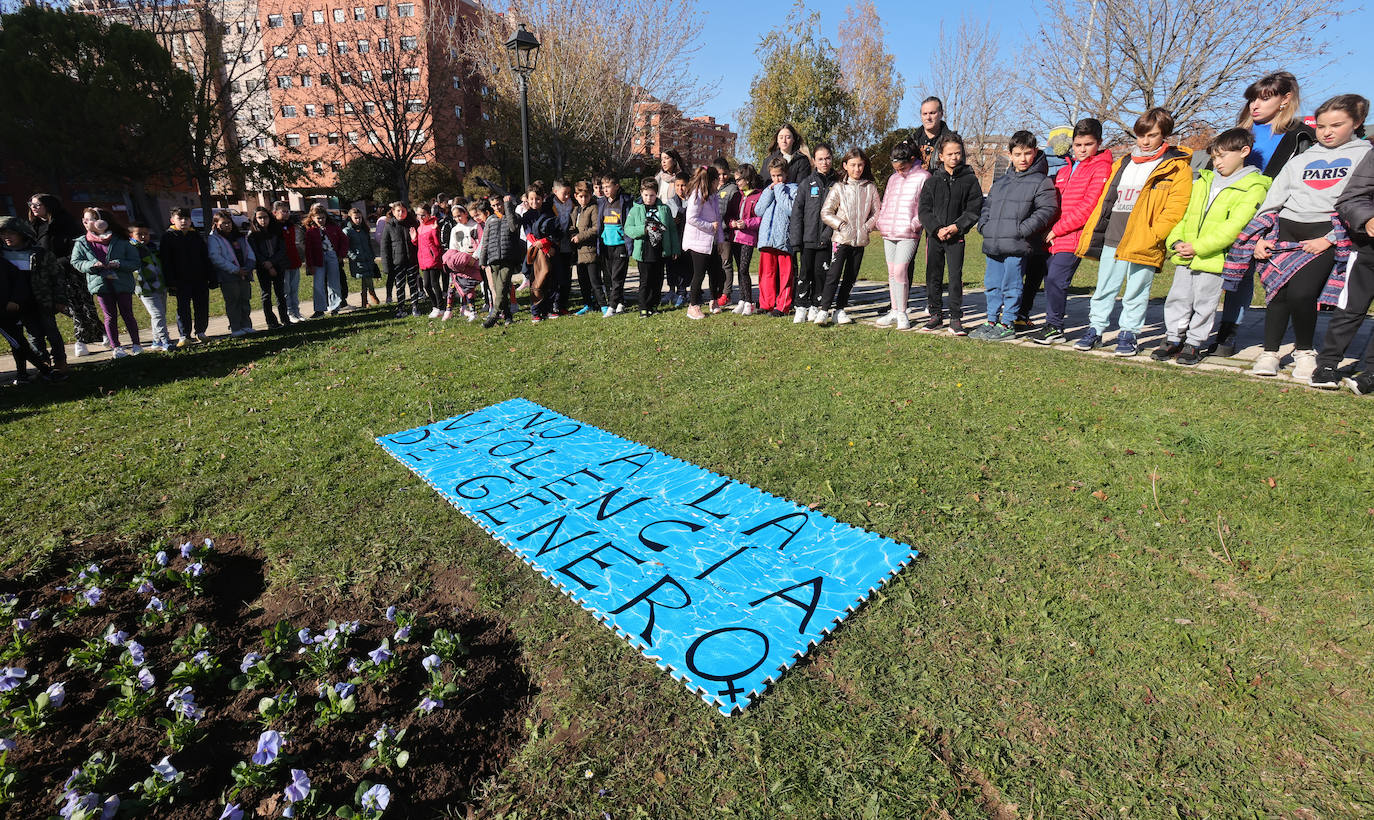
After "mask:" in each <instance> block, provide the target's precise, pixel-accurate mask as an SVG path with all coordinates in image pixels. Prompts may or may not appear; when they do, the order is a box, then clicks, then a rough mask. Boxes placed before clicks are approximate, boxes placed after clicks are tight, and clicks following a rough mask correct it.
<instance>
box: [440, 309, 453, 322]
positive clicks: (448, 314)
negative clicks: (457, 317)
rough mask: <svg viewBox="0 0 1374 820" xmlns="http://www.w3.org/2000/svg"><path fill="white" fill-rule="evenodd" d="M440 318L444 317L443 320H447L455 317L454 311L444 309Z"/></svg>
mask: <svg viewBox="0 0 1374 820" xmlns="http://www.w3.org/2000/svg"><path fill="white" fill-rule="evenodd" d="M439 318H440V319H442V320H443V321H445V322H447V321H448V320H449V319H451V318H453V311H451V310H446V311H444V313H443V315H442V316H440V317H439Z"/></svg>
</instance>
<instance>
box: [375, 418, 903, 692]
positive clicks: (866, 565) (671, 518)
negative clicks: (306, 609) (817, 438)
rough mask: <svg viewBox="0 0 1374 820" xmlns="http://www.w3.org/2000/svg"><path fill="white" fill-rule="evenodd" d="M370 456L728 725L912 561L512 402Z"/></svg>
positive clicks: (767, 498) (864, 536) (863, 537)
mask: <svg viewBox="0 0 1374 820" xmlns="http://www.w3.org/2000/svg"><path fill="white" fill-rule="evenodd" d="M377 443H378V444H380V445H381V446H382V447H383V448H385V449H386V451H387V452H389V453H390V454H391V455H392V456H394V457H395V458H396V459H397V460H398V461H400V462H401V463H402V464H404V465H406V467H408V468H409V469H410V470H411V471H412V472H414V473H415V474H416V475H418V476H419V477H420V478H421V479H423V480H424V481H425V482H426V483H428V484H429V485H430V486H431V487H433V488H434V489H435V490H436V491H438V492H439V494H440V495H442V496H444V498H446V499H447V500H448V501H449V503H451V504H452V505H453V506H454V507H456V508H457V509H458V510H459V511H461V512H462V513H463V514H464V515H466V516H467V517H468V518H470V519H472V520H473V521H475V522H476V523H477V524H478V525H479V526H481V527H482V528H483V529H485V530H486V531H487V532H489V533H491V535H492V536H493V537H495V538H496V539H497V540H498V541H500V542H501V543H502V544H504V545H505V546H506V548H507V549H509V550H511V551H512V552H514V553H515V554H516V555H517V556H519V557H520V559H521V560H523V561H525V563H527V564H529V565H530V566H531V567H533V568H534V569H535V570H537V571H538V572H539V573H540V574H541V575H543V576H544V577H545V578H547V579H548V580H549V581H550V582H551V583H553V584H554V585H555V586H557V587H558V588H559V589H560V590H562V591H563V592H564V594H566V595H567V596H568V597H569V598H571V599H573V600H574V601H575V602H576V603H578V604H579V605H580V606H582V607H583V608H585V609H586V610H588V611H589V612H591V613H592V614H593V615H594V616H595V617H596V618H597V620H599V621H601V622H602V623H603V624H605V625H606V626H607V627H609V628H611V629H612V630H614V631H615V632H616V634H617V635H619V636H620V637H622V638H624V639H625V640H626V641H628V642H629V643H631V644H632V645H634V646H635V647H636V648H638V649H639V650H640V651H641V652H642V653H643V654H644V655H645V657H648V658H650V659H652V660H653V661H655V663H657V664H658V666H659V667H660V668H662V669H663V670H665V671H666V672H668V673H669V674H671V675H673V676H674V677H675V678H677V679H679V680H681V681H682V682H683V683H684V684H686V685H687V687H688V688H689V689H691V690H692V691H693V692H694V693H696V694H697V695H698V696H699V697H701V698H702V699H703V700H705V701H706V702H707V703H710V704H711V705H713V706H715V707H716V708H718V709H720V710H721V711H722V712H724V713H725V714H727V715H729V714H737V713H738V712H739V711H741V710H743V709H744V708H746V707H748V706H749V704H750V703H752V702H753V699H754V698H756V697H758V695H759V694H761V693H762V692H763V691H764V689H766V688H767V687H768V685H769V684H770V683H772V682H773V681H775V680H776V679H777V677H778V676H779V675H780V674H781V673H782V672H783V671H785V670H786V669H787V668H788V667H790V666H791V665H792V664H793V663H795V662H796V661H797V659H798V658H800V657H802V656H803V655H805V654H806V652H807V651H809V650H810V649H811V647H813V646H815V645H816V644H818V643H820V642H821V641H822V640H824V639H825V637H826V635H828V634H829V633H830V632H831V631H832V630H833V629H834V628H835V627H836V626H838V625H839V624H840V622H841V621H843V620H844V619H845V617H847V616H848V615H849V613H851V612H853V611H854V610H855V609H857V608H858V607H859V606H860V605H861V604H862V603H863V602H864V600H865V599H866V598H867V597H868V596H869V595H870V594H871V593H872V592H873V591H874V590H875V589H877V588H878V587H879V586H881V585H882V584H884V583H886V582H887V580H888V579H890V578H892V577H893V576H894V575H895V574H896V573H897V572H899V571H900V570H901V569H902V567H904V566H906V564H907V563H909V562H910V561H911V560H912V558H914V557H915V556H916V554H917V553H916V550H914V549H913V548H911V547H910V546H907V545H905V544H899V543H897V542H895V541H893V540H891V539H889V538H884V537H882V536H880V535H876V534H874V533H870V532H867V531H865V530H861V529H858V528H855V527H851V526H849V525H848V524H844V523H841V522H838V521H836V520H834V519H833V518H830V517H829V516H826V515H822V514H821V513H818V512H815V511H814V510H810V509H807V508H806V507H802V506H800V505H798V504H795V503H793V502H791V501H787V500H786V499H781V498H777V497H776V496H772V495H769V494H768V493H765V492H763V491H761V490H757V489H754V488H753V487H750V486H749V485H747V484H742V483H740V482H738V481H734V480H732V479H729V478H724V477H722V476H719V475H717V474H715V473H712V472H710V471H708V470H704V469H702V468H700V467H697V466H696V465H694V464H689V463H687V462H685V461H681V460H679V459H676V458H673V457H672V456H668V455H665V454H663V453H660V452H658V451H657V450H654V449H652V448H649V447H645V446H643V445H640V444H636V443H635V442H633V441H628V440H626V439H623V438H620V437H618V436H614V435H611V434H610V433H607V432H605V431H603V430H599V429H597V428H595V427H592V426H590V425H587V424H583V423H582V422H579V421H577V420H576V419H571V418H568V417H567V416H564V415H561V414H559V413H555V412H553V411H551V410H548V409H546V408H543V407H540V406H539V405H537V404H534V403H533V402H530V401H526V400H524V399H511V400H509V401H505V402H502V403H500V404H496V405H493V406H491V407H487V408H484V409H482V410H477V411H474V412H471V413H467V414H464V415H461V416H456V417H454V418H451V419H445V420H443V421H439V422H435V423H433V424H430V425H427V426H425V427H420V428H416V429H413V430H406V431H403V432H400V433H396V434H394V435H390V436H380V437H378V438H377Z"/></svg>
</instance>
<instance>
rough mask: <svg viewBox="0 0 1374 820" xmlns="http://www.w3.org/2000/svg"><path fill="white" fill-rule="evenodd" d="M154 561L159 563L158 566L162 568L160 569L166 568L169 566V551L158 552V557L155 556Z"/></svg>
mask: <svg viewBox="0 0 1374 820" xmlns="http://www.w3.org/2000/svg"><path fill="white" fill-rule="evenodd" d="M153 561H155V562H156V563H157V565H158V566H160V567H165V566H167V551H166V550H158V551H157V555H154V556H153Z"/></svg>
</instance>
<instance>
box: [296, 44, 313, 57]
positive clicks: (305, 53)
mask: <svg viewBox="0 0 1374 820" xmlns="http://www.w3.org/2000/svg"><path fill="white" fill-rule="evenodd" d="M296 56H297V57H309V56H310V46H307V45H306V44H305V43H297V44H296Z"/></svg>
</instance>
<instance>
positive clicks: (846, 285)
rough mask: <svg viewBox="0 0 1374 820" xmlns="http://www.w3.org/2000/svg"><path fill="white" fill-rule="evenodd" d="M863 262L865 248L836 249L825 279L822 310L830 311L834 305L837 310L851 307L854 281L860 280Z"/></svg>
mask: <svg viewBox="0 0 1374 820" xmlns="http://www.w3.org/2000/svg"><path fill="white" fill-rule="evenodd" d="M863 262H864V249H863V248H860V247H856V246H854V245H840V246H838V247H837V248H836V249H835V258H834V259H833V260H831V262H830V271H829V272H828V273H827V274H826V277H825V291H824V292H823V293H822V294H821V304H820V308H821V309H822V310H830V309H831V306H832V305H833V306H834V309H835V310H844V309H845V307H846V306H848V305H849V293H850V291H852V290H853V289H854V280H856V279H858V278H859V266H860V265H862V264H863Z"/></svg>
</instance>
